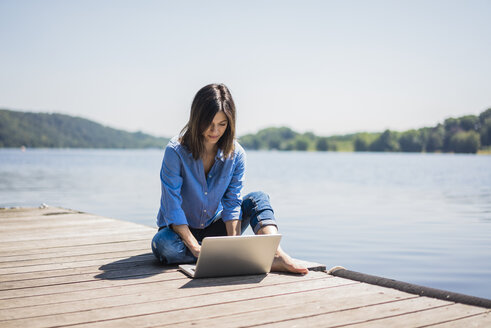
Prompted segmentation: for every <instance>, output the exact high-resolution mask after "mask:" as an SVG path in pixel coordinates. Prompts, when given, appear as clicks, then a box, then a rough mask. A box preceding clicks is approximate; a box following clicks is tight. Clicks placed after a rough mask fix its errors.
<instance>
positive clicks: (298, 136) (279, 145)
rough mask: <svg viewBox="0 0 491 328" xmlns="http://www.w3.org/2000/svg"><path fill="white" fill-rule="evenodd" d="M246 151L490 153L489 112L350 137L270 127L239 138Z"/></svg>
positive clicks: (490, 112) (351, 135)
mask: <svg viewBox="0 0 491 328" xmlns="http://www.w3.org/2000/svg"><path fill="white" fill-rule="evenodd" d="M240 142H241V144H242V146H244V147H245V148H246V149H265V150H271V149H276V150H297V151H309V150H311V151H315V150H317V151H326V150H327V151H374V152H445V153H477V152H485V153H489V152H491V108H489V109H487V110H485V111H483V112H482V113H481V114H479V115H478V116H477V115H466V116H462V117H459V118H447V119H446V120H444V121H443V123H440V124H437V125H436V126H434V127H423V128H420V129H417V130H408V131H403V132H398V131H391V130H386V131H383V132H377V133H368V132H362V133H353V134H347V135H340V136H330V137H319V136H316V135H314V134H313V133H312V132H306V133H298V132H295V131H293V130H292V129H290V128H288V127H270V128H267V129H263V130H261V131H259V132H257V133H255V134H247V135H244V136H242V137H241V138H240Z"/></svg>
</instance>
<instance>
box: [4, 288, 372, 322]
mask: <svg viewBox="0 0 491 328" xmlns="http://www.w3.org/2000/svg"><path fill="white" fill-rule="evenodd" d="M333 282H335V283H344V282H343V281H340V280H333V279H311V280H310V281H307V282H305V283H303V284H299V283H293V284H290V285H291V287H292V289H291V290H290V289H289V290H288V294H285V289H284V288H282V286H278V285H270V286H266V285H264V284H251V285H242V288H240V289H237V290H234V291H228V292H222V290H221V288H220V287H216V288H214V289H212V290H211V291H209V292H208V293H207V297H203V295H202V294H194V295H190V296H188V297H179V295H176V296H174V295H173V297H172V298H169V295H168V294H166V293H157V294H156V293H149V294H145V298H144V299H142V297H140V299H139V300H137V301H140V302H141V301H142V300H144V302H141V303H137V302H135V299H133V298H131V299H129V298H119V299H114V298H113V299H111V302H110V303H107V302H106V303H105V307H103V308H96V307H93V306H92V308H91V309H90V310H89V311H87V310H85V311H84V312H83V313H71V314H70V315H69V316H67V315H63V314H50V315H46V314H43V316H37V317H36V322H35V323H34V326H31V327H47V326H50V325H72V324H77V323H86V322H87V321H107V320H112V319H119V318H120V317H121V316H125V317H128V316H130V317H131V316H142V315H147V314H155V313H157V314H161V313H162V312H172V313H178V312H181V309H190V308H191V309H194V310H196V309H199V308H201V307H202V306H209V303H210V302H211V303H215V304H219V305H223V304H228V305H230V304H231V303H232V304H233V303H237V302H242V301H244V300H247V301H249V303H250V304H251V305H253V304H254V302H252V301H250V300H251V298H253V299H254V300H256V301H261V299H263V298H264V297H263V296H265V297H266V298H268V299H269V298H272V297H276V296H279V299H278V301H280V300H282V301H283V302H289V300H288V299H290V300H296V302H298V301H299V297H300V298H302V299H303V300H305V299H307V298H309V297H313V296H315V297H320V296H321V295H322V294H324V293H325V292H326V291H327V290H332V289H337V288H340V287H341V286H339V285H336V284H334V285H333ZM348 283H349V284H353V283H352V282H348ZM354 284H357V283H354ZM236 287H237V286H236ZM177 292H178V291H177ZM303 292H306V293H307V294H308V295H307V296H305V295H304V294H303ZM372 293H373V291H372ZM293 294H295V296H296V297H294V298H292V297H290V296H291V295H293ZM302 295H303V296H302ZM128 302H131V303H128ZM108 305H110V306H108ZM235 307H237V306H235ZM77 312H78V311H77ZM201 312H202V311H201ZM29 321H30V320H29V318H26V319H19V320H11V321H4V322H2V326H3V327H22V326H23V325H24V326H25V325H26V324H27V323H29ZM138 326H140V325H138Z"/></svg>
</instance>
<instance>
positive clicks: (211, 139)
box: [203, 111, 228, 144]
mask: <svg viewBox="0 0 491 328" xmlns="http://www.w3.org/2000/svg"><path fill="white" fill-rule="evenodd" d="M227 125H228V119H227V116H226V115H225V113H224V112H222V111H220V112H218V113H216V114H215V117H214V118H213V121H212V122H211V124H210V126H209V127H208V129H206V130H205V132H203V137H204V138H205V140H204V141H205V143H210V144H216V143H217V142H218V140H220V138H221V137H222V136H223V134H224V133H225V130H226V129H227Z"/></svg>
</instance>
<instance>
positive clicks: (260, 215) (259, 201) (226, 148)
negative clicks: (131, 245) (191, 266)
mask: <svg viewBox="0 0 491 328" xmlns="http://www.w3.org/2000/svg"><path fill="white" fill-rule="evenodd" d="M244 173H245V152H244V150H243V149H242V147H241V146H240V145H239V144H238V142H237V141H235V104H234V101H233V99H232V96H231V94H230V91H229V90H228V89H227V87H226V86H225V85H223V84H210V85H207V86H205V87H203V88H202V89H201V90H199V91H198V93H197V94H196V96H195V97H194V100H193V103H192V105H191V115H190V118H189V122H188V123H187V125H186V126H185V127H184V129H183V130H182V131H181V134H180V136H179V137H174V138H172V139H171V141H170V142H169V144H168V145H167V147H166V149H165V153H164V159H163V161H162V169H161V171H160V179H161V185H162V197H161V201H160V210H159V213H158V217H157V225H158V227H159V231H158V232H157V234H156V235H155V236H154V238H153V240H152V251H153V253H154V254H155V256H156V257H157V258H158V259H159V260H160V261H161V262H162V263H168V264H175V263H189V262H195V261H196V259H197V257H198V255H199V252H200V249H201V246H200V243H201V241H202V240H203V238H205V237H208V236H225V235H228V236H234V235H240V234H242V233H243V232H244V231H245V229H246V228H247V226H248V225H251V227H252V229H253V231H254V233H256V234H276V233H278V229H277V226H276V220H275V217H274V214H273V209H272V208H271V205H270V202H269V197H268V195H266V194H265V193H263V192H254V193H250V194H248V195H247V196H245V197H244V198H243V199H242V196H241V192H242V187H243V183H244ZM271 270H272V271H289V272H294V273H300V274H306V273H307V272H308V270H307V269H306V268H305V267H303V266H301V265H299V264H298V263H296V262H295V261H293V260H292V259H291V258H290V257H289V256H288V255H287V254H286V253H285V252H284V251H283V250H282V249H281V247H279V248H278V250H277V251H276V254H275V258H274V261H273V265H272V266H271Z"/></svg>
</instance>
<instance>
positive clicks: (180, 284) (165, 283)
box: [0, 271, 351, 309]
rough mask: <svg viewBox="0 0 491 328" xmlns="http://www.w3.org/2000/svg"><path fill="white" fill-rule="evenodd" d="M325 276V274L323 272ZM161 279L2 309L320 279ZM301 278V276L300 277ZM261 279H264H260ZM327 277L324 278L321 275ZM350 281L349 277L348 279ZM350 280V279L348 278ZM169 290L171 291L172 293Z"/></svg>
mask: <svg viewBox="0 0 491 328" xmlns="http://www.w3.org/2000/svg"><path fill="white" fill-rule="evenodd" d="M324 275H325V274H324ZM162 276H163V277H161V279H162V281H157V282H147V283H138V281H137V282H131V281H128V282H127V283H126V284H125V285H120V286H112V287H111V286H103V287H100V288H90V286H89V289H83V290H72V291H65V292H60V291H59V290H58V292H54V293H52V294H44V295H36V296H28V297H18V298H9V299H4V300H0V309H1V308H3V309H9V308H15V307H29V306H35V305H40V304H59V303H64V302H72V301H79V300H90V299H98V298H107V297H112V296H118V295H136V294H140V293H145V292H147V293H150V292H155V291H159V290H160V291H162V292H163V293H167V295H172V296H175V291H177V292H176V293H178V294H179V295H181V297H184V296H187V295H193V293H194V294H196V293H198V294H199V293H207V292H208V291H209V290H210V289H213V288H217V287H219V288H221V291H227V290H236V289H241V288H243V287H240V286H244V285H253V284H257V283H258V282H261V283H267V284H289V283H296V282H299V281H304V282H305V281H307V280H310V279H320V278H319V277H316V276H315V275H313V274H312V275H310V274H309V275H308V276H306V277H298V276H294V275H274V274H272V275H267V276H266V277H263V276H241V277H224V278H210V279H207V280H206V284H207V286H201V287H200V288H190V286H193V284H200V283H202V282H200V281H198V282H194V283H192V282H191V283H190V280H189V279H188V278H186V277H185V276H184V274H182V273H180V272H176V271H171V272H166V273H165V275H162ZM299 278H301V279H300V280H299ZM258 279H261V280H258ZM322 279H324V278H322ZM348 281H349V280H348ZM349 282H351V281H349ZM169 290H170V292H169Z"/></svg>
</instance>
